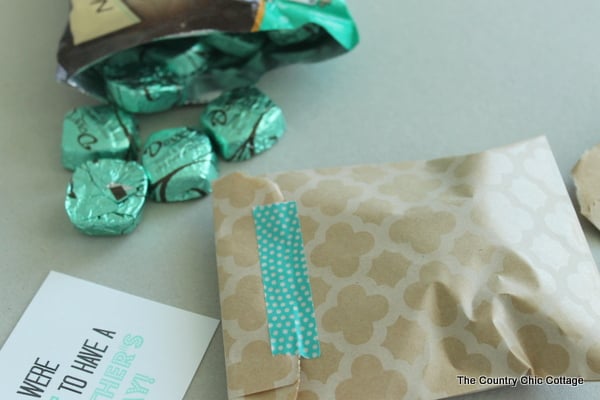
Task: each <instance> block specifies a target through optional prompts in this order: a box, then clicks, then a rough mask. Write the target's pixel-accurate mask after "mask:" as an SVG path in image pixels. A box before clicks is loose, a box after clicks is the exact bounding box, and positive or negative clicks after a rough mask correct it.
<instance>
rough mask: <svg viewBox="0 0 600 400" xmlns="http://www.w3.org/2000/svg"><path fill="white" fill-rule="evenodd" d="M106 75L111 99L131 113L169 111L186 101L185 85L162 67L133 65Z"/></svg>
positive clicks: (114, 69)
mask: <svg viewBox="0 0 600 400" xmlns="http://www.w3.org/2000/svg"><path fill="white" fill-rule="evenodd" d="M104 74H105V75H104V78H105V82H106V92H107V94H108V97H109V99H111V100H112V101H113V102H114V103H116V104H117V105H118V106H119V107H121V108H123V109H124V110H127V111H129V112H132V113H142V114H148V113H154V112H160V111H166V110H169V109H171V108H173V107H175V106H177V105H179V104H181V103H182V101H183V97H184V96H183V86H182V85H181V83H180V82H178V80H177V78H176V77H175V75H173V74H172V73H170V72H169V71H167V70H166V69H165V68H162V67H160V66H157V65H152V64H150V65H143V64H142V65H140V64H131V65H128V66H127V67H123V68H114V67H113V68H105V69H104Z"/></svg>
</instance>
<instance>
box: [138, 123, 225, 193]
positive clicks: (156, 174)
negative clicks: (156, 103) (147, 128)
mask: <svg viewBox="0 0 600 400" xmlns="http://www.w3.org/2000/svg"><path fill="white" fill-rule="evenodd" d="M142 165H143V166H144V168H145V169H146V173H147V174H148V179H149V180H150V198H151V199H153V200H155V201H159V202H174V201H184V200H191V199H195V198H199V197H203V196H205V195H207V194H208V193H210V192H211V191H212V187H211V182H212V181H213V180H214V179H216V178H217V177H218V170H217V156H216V154H215V153H214V151H213V148H212V144H211V142H210V139H209V138H208V136H207V135H205V134H203V133H200V132H198V131H197V130H195V129H191V128H186V127H181V128H173V129H165V130H162V131H158V132H155V133H153V134H152V135H150V137H149V138H148V140H147V141H146V143H145V145H144V150H143V153H142Z"/></svg>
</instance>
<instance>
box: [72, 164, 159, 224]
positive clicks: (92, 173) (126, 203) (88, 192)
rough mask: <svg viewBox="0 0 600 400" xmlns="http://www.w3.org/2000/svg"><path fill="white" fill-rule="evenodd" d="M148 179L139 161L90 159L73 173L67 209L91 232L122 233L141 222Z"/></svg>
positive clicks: (76, 220)
mask: <svg viewBox="0 0 600 400" xmlns="http://www.w3.org/2000/svg"><path fill="white" fill-rule="evenodd" d="M147 191H148V178H147V177H146V173H145V171H144V169H143V167H142V166H141V165H140V164H138V163H136V162H135V161H123V160H117V159H100V160H96V161H87V162H85V163H84V164H82V165H80V166H79V167H77V168H76V169H75V171H74V172H73V177H72V178H71V182H70V183H69V185H68V186H67V195H66V198H65V210H66V211H67V215H68V216H69V219H70V220H71V222H72V223H73V225H74V226H75V227H76V228H77V229H79V230H80V231H82V232H83V233H86V234H88V235H122V234H125V233H129V232H131V231H132V230H133V229H135V227H136V226H137V225H138V223H139V222H140V219H141V216H142V208H143V206H144V203H145V200H146V194H147Z"/></svg>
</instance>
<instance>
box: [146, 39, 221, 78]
mask: <svg viewBox="0 0 600 400" xmlns="http://www.w3.org/2000/svg"><path fill="white" fill-rule="evenodd" d="M210 50H211V49H209V48H208V47H207V46H206V45H205V44H203V43H200V42H198V41H197V40H195V39H194V40H183V39H179V40H166V41H162V42H158V43H156V44H154V46H150V47H148V48H147V50H146V51H145V52H144V53H143V60H144V62H150V63H155V64H157V65H160V66H162V67H163V68H165V69H166V70H168V71H170V72H172V73H173V74H175V75H176V76H177V77H178V78H183V79H185V78H186V77H188V76H190V75H193V74H197V73H200V72H203V71H206V69H207V68H208V60H209V57H210V53H211V51H210Z"/></svg>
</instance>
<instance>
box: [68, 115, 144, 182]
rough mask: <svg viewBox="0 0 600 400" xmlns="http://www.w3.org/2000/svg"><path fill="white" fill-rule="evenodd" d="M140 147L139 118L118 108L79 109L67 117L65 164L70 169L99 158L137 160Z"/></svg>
mask: <svg viewBox="0 0 600 400" xmlns="http://www.w3.org/2000/svg"><path fill="white" fill-rule="evenodd" d="M139 147H140V138H139V134H138V128H137V123H136V121H135V119H134V118H133V116H132V115H130V114H128V113H126V112H124V111H122V110H119V109H117V108H116V107H114V106H111V105H100V106H92V107H78V108H75V109H73V110H71V111H70V112H68V113H67V114H66V115H65V118H64V122H63V131H62V142H61V150H62V152H61V161H62V164H63V166H64V167H65V168H67V169H71V170H73V169H75V168H76V167H78V166H79V165H81V164H82V163H84V162H85V161H90V160H95V159H98V158H119V159H123V160H130V159H134V158H135V157H136V154H137V151H138V149H139Z"/></svg>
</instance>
